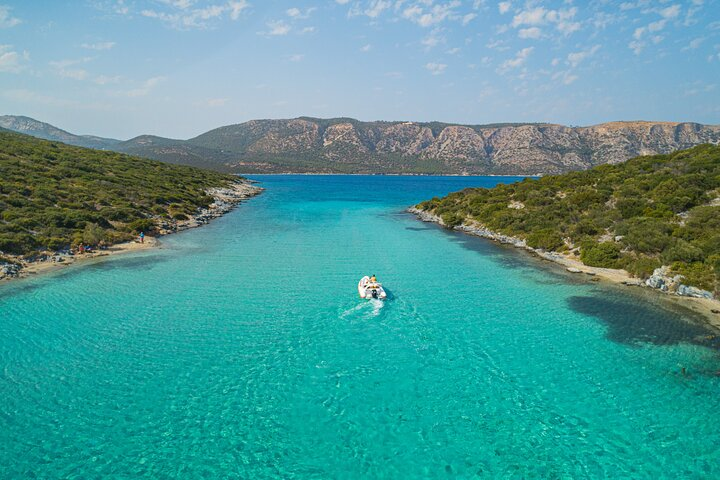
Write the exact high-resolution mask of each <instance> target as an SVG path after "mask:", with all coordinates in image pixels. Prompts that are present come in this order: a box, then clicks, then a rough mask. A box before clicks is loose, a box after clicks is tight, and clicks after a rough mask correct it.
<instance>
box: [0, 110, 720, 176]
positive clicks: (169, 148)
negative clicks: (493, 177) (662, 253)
mask: <svg viewBox="0 0 720 480" xmlns="http://www.w3.org/2000/svg"><path fill="white" fill-rule="evenodd" d="M10 118H12V119H15V120H14V121H12V122H10V121H9V120H8V119H10ZM32 122H35V123H34V124H33V123H32ZM35 124H39V125H35ZM0 127H5V128H8V129H11V130H15V131H21V132H23V133H29V134H32V135H35V136H39V137H41V138H50V139H52V140H59V141H62V142H65V143H70V144H73V145H84V146H93V145H89V144H87V142H91V141H92V142H96V145H95V148H103V149H112V150H116V151H119V152H125V153H132V154H134V155H140V156H145V157H149V158H153V159H156V160H161V161H164V162H168V163H177V164H184V165H193V166H200V167H208V168H212V169H215V170H220V171H227V172H237V173H281V172H297V173H305V172H313V173H425V174H433V173H435V174H437V173H446V174H527V175H534V174H553V173H562V172H567V171H571V170H585V169H588V168H591V167H593V166H595V165H601V164H606V163H610V164H614V163H620V162H624V161H625V160H627V159H629V158H632V157H635V156H638V155H651V154H660V153H670V152H673V151H675V150H682V149H687V148H690V147H693V146H695V145H699V144H703V143H715V144H717V143H720V125H701V124H697V123H670V122H612V123H604V124H600V125H595V126H591V127H566V126H562V125H552V124H493V125H452V124H446V123H438V122H431V123H415V122H361V121H358V120H354V119H351V118H335V119H318V118H309V117H300V118H295V119H290V120H252V121H249V122H245V123H241V124H237V125H228V126H225V127H220V128H217V129H214V130H211V131H209V132H207V133H204V134H202V135H200V136H198V137H195V138H191V139H189V140H173V139H169V138H161V137H154V136H149V135H142V136H140V137H136V138H133V139H131V140H128V141H125V142H117V141H114V140H110V139H98V138H97V137H87V136H77V135H72V134H69V133H67V132H64V131H63V130H59V129H54V127H51V126H50V125H47V124H42V123H41V122H36V121H34V120H32V119H28V118H27V117H0ZM48 127H50V128H48ZM52 129H54V130H52ZM63 135H64V136H63ZM80 142H85V143H80ZM97 142H99V143H97ZM113 142H115V143H113Z"/></svg>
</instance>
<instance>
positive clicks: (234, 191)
mask: <svg viewBox="0 0 720 480" xmlns="http://www.w3.org/2000/svg"><path fill="white" fill-rule="evenodd" d="M263 190H264V189H263V188H260V187H257V186H255V185H252V183H251V182H249V181H247V180H242V181H238V182H237V183H235V184H233V185H232V186H231V187H227V188H211V189H209V190H207V191H206V193H207V194H208V195H210V196H212V197H213V198H214V201H213V203H212V204H210V205H209V206H208V207H207V208H202V209H199V210H198V211H197V212H196V213H195V215H193V216H192V217H191V218H189V219H187V220H166V219H162V220H161V219H156V220H157V225H156V228H157V232H158V235H159V236H164V235H169V234H172V233H176V232H180V231H183V230H188V229H190V228H195V227H200V226H202V225H205V224H207V223H208V222H210V221H211V220H213V219H214V218H218V217H221V216H222V215H225V214H226V213H228V212H230V211H231V210H233V209H234V208H235V207H236V206H237V205H238V204H239V203H241V202H242V201H243V200H246V199H248V198H250V197H254V196H255V195H258V194H259V193H260V192H262V191H263ZM159 243H160V242H159V241H158V240H157V238H154V237H149V236H148V237H145V242H144V243H140V242H138V241H132V242H126V243H120V244H115V245H110V246H108V247H107V248H105V249H99V250H96V251H93V252H90V253H82V254H77V253H73V252H70V251H64V252H38V253H36V254H35V255H33V256H32V257H30V258H27V257H22V256H9V255H6V257H7V258H9V259H10V260H11V262H3V263H0V282H3V281H7V280H12V279H17V278H23V277H27V276H29V275H32V274H37V273H40V272H45V271H48V270H52V269H55V268H59V267H64V266H68V265H72V264H74V263H77V262H78V261H84V260H90V259H94V258H98V257H106V256H109V255H113V254H118V253H123V252H127V251H136V250H141V249H148V248H153V247H156V246H158V245H159Z"/></svg>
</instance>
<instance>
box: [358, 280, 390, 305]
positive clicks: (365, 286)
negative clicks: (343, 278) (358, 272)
mask: <svg viewBox="0 0 720 480" xmlns="http://www.w3.org/2000/svg"><path fill="white" fill-rule="evenodd" d="M358 294H359V295H360V298H365V299H373V298H374V299H377V300H385V299H386V298H387V293H385V289H384V288H383V287H382V285H381V284H380V283H377V282H371V281H370V277H368V276H364V277H363V278H361V279H360V282H358Z"/></svg>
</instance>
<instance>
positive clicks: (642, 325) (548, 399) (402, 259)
mask: <svg viewBox="0 0 720 480" xmlns="http://www.w3.org/2000/svg"><path fill="white" fill-rule="evenodd" d="M256 178H257V179H259V180H261V181H262V183H263V186H264V187H266V188H267V191H266V192H265V193H264V194H263V195H261V196H259V197H256V198H254V199H252V200H250V201H248V202H247V203H246V204H244V205H242V206H241V207H240V208H238V209H237V210H235V211H234V212H233V213H231V214H229V215H227V216H225V217H223V218H221V219H219V220H216V221H214V222H213V223H212V224H210V225H208V226H206V227H203V228H201V229H197V230H193V231H188V232H184V233H181V234H178V235H174V236H171V237H167V238H166V239H164V240H163V242H164V246H165V248H163V249H160V250H156V251H152V252H141V253H137V254H130V255H128V256H125V257H116V258H111V259H108V260H107V261H103V262H98V263H96V264H93V265H89V266H85V267H79V268H72V267H71V268H69V269H68V270H66V271H63V272H60V273H55V274H51V275H47V276H43V277H38V278H33V279H29V280H23V281H19V282H15V283H12V284H7V285H3V286H1V287H0V328H1V329H2V335H1V336H0V477H1V478H31V477H37V478H97V477H101V476H111V477H114V478H136V477H141V476H145V477H149V478H169V477H180V478H198V477H205V478H225V477H228V478H254V479H256V478H358V477H364V478H453V477H455V478H470V477H475V478H583V477H591V478H598V477H610V478H718V477H720V378H718V377H716V376H714V373H715V372H717V371H718V370H720V359H719V357H718V351H717V349H716V348H713V342H714V340H712V339H709V338H708V337H707V336H708V335H709V333H708V331H707V330H706V329H705V328H704V327H703V326H702V325H701V324H698V323H696V322H697V319H696V318H694V317H692V316H691V315H690V314H689V313H687V312H685V311H684V310H678V309H672V310H671V309H668V308H669V307H668V308H665V307H664V306H663V305H664V303H663V302H661V301H659V300H657V299H656V297H654V296H648V295H645V294H644V293H637V294H633V296H631V295H630V294H629V293H628V292H626V291H624V290H622V289H621V288H616V287H610V286H602V285H597V284H593V283H592V282H586V281H584V280H580V279H578V278H577V277H574V276H570V275H566V274H564V273H563V272H562V270H561V269H557V268H552V267H547V266H546V265H544V264H542V263H541V262H539V261H537V260H535V259H533V258H531V257H529V256H528V255H525V254H524V253H522V252H517V251H515V250H512V249H508V248H505V247H501V246H497V245H494V244H492V243H489V242H487V241H485V240H482V239H477V238H473V237H468V236H465V235H461V234H457V233H453V232H448V231H445V230H442V229H440V228H437V227H435V226H433V225H428V224H423V223H420V222H418V221H417V220H415V219H414V218H413V217H412V216H410V215H407V214H404V213H402V210H403V209H404V208H405V207H406V206H408V205H411V204H413V203H416V202H418V201H420V200H423V199H427V198H430V197H432V196H434V195H442V194H444V193H447V192H449V191H453V190H458V189H461V188H464V187H466V186H491V185H493V184H495V183H496V182H498V181H506V182H507V181H513V180H515V179H511V178H498V177H492V178H490V177H474V178H472V177H471V178H466V177H344V176H329V177H318V176H259V177H256ZM373 273H375V274H377V275H378V277H379V279H380V280H381V281H383V282H384V284H385V285H386V286H387V287H388V292H389V294H390V297H391V298H390V299H389V300H388V301H386V302H384V303H382V302H368V301H359V299H358V298H357V289H356V285H357V281H358V279H359V278H360V277H361V276H363V275H366V274H368V275H369V274H373ZM640 297H644V298H642V299H641V298H640ZM648 299H650V300H652V301H641V300H648ZM683 367H684V368H686V371H687V373H688V375H687V376H683V375H682V374H681V373H680V369H681V368H683Z"/></svg>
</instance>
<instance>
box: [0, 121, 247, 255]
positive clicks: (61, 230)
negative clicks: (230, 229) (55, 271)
mask: <svg viewBox="0 0 720 480" xmlns="http://www.w3.org/2000/svg"><path fill="white" fill-rule="evenodd" d="M234 182H237V177H234V176H230V175H223V174H220V173H216V172H211V171H206V170H200V169H197V168H192V167H185V166H177V165H168V164H164V163H161V162H157V161H154V160H146V159H142V158H138V157H132V156H128V155H124V154H120V153H114V152H106V151H99V150H90V149H86V148H81V147H71V146H68V145H65V144H62V143H55V142H50V141H46V140H40V139H37V138H34V137H30V136H27V135H22V134H17V133H10V132H8V131H0V254H2V253H5V254H12V255H23V254H28V253H31V252H34V251H38V250H45V249H49V250H59V249H63V248H66V247H68V246H71V245H72V244H78V243H81V242H82V243H89V244H97V243H99V242H101V241H105V242H107V243H115V242H119V241H123V240H127V239H129V238H132V237H133V236H134V235H135V234H136V233H137V232H138V231H139V230H145V231H147V230H150V229H152V226H153V224H154V223H155V222H156V221H157V220H159V219H162V218H175V219H184V218H186V217H187V216H188V215H192V214H194V213H196V212H197V210H198V209H199V208H202V207H206V206H208V205H209V204H211V203H212V202H213V197H211V196H208V195H207V194H206V193H205V192H206V190H207V189H209V188H212V187H225V186H229V185H230V184H232V183H234Z"/></svg>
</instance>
